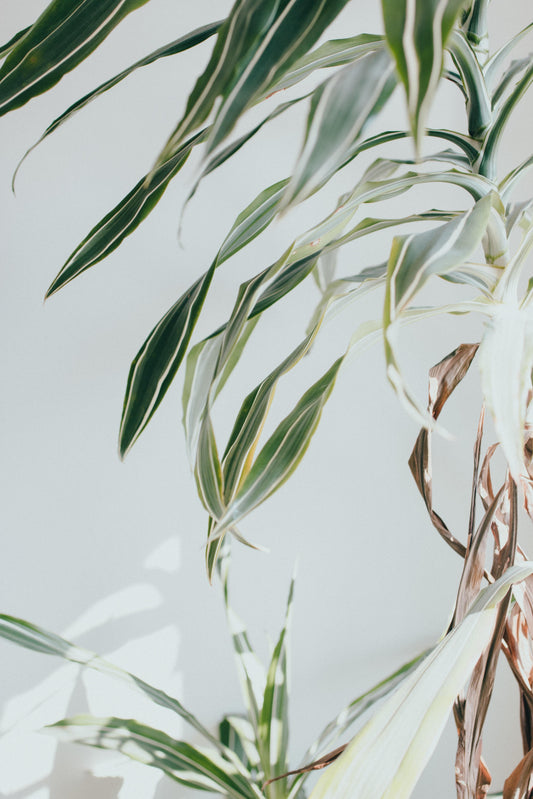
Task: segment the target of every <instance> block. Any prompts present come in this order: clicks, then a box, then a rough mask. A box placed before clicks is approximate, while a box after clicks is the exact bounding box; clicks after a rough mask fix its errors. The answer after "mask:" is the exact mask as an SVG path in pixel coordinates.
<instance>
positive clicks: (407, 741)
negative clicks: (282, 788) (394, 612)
mask: <svg viewBox="0 0 533 799" xmlns="http://www.w3.org/2000/svg"><path fill="white" fill-rule="evenodd" d="M532 573H533V564H531V563H529V562H526V563H523V564H521V565H520V566H514V567H511V568H510V569H508V570H507V572H505V574H504V575H503V577H501V578H500V579H499V580H498V581H496V582H495V583H494V584H493V585H490V586H489V587H487V588H485V589H484V590H483V591H482V592H481V593H480V594H479V595H478V597H477V599H476V600H475V602H474V603H473V605H472V607H471V608H470V611H469V613H468V615H467V616H466V617H465V619H464V620H463V621H462V622H461V623H460V624H459V625H458V626H457V627H455V628H454V629H453V630H452V631H451V632H450V633H448V635H446V637H445V638H444V639H443V640H442V641H441V642H440V643H439V644H438V645H437V646H436V647H435V649H434V650H433V652H432V653H431V654H429V655H428V656H427V657H426V658H425V659H424V660H423V661H422V663H421V664H420V665H419V666H418V667H417V669H416V670H415V671H414V672H413V673H412V674H411V675H410V676H409V677H407V678H406V679H405V680H404V681H403V682H402V683H401V684H400V685H399V687H398V688H397V689H396V691H395V692H394V693H393V694H392V696H391V697H390V698H389V699H387V700H386V702H385V703H384V705H383V706H382V707H381V708H380V710H379V711H378V712H377V713H376V714H375V715H374V716H373V718H372V719H371V720H370V721H369V722H368V723H367V724H366V725H365V726H364V727H363V728H362V730H361V731H360V732H359V733H358V734H357V735H356V736H355V738H354V739H353V740H352V741H351V743H350V744H349V745H348V747H347V749H346V750H345V751H344V753H343V754H342V755H341V756H340V757H339V758H338V759H337V760H336V761H335V763H333V765H331V766H330V767H329V768H328V769H327V770H326V772H325V773H324V774H323V776H322V777H321V778H320V780H319V781H318V783H317V785H316V787H315V789H314V791H313V792H312V794H311V799H332V798H333V797H335V799H348V797H349V799H408V797H409V796H410V795H411V792H412V790H413V788H414V786H415V784H416V782H417V780H418V778H419V776H420V774H421V773H422V771H423V769H424V767H425V765H426V763H427V761H428V760H429V757H430V756H431V753H432V752H433V750H434V748H435V746H436V744H437V741H438V739H439V737H440V735H441V733H442V729H443V727H444V725H445V722H446V719H447V717H448V715H449V712H450V710H451V707H452V705H453V702H454V700H455V698H456V696H457V694H458V693H459V691H460V690H461V688H462V687H463V685H464V684H465V682H466V681H467V679H468V678H469V676H470V674H471V671H472V669H473V667H474V665H475V664H476V662H477V660H478V658H479V657H480V655H481V653H482V652H483V650H484V649H485V647H486V646H487V644H488V642H489V640H490V637H491V635H492V630H493V626H494V623H495V620H496V617H497V612H498V603H499V602H500V601H501V600H502V599H503V598H504V597H505V595H506V594H507V592H508V591H509V589H510V588H511V586H512V584H513V583H514V582H518V581H520V580H523V579H524V578H526V577H528V576H529V575H530V574H532Z"/></svg>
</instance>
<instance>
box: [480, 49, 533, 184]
mask: <svg viewBox="0 0 533 799" xmlns="http://www.w3.org/2000/svg"><path fill="white" fill-rule="evenodd" d="M532 82H533V62H531V63H530V66H529V68H528V69H527V70H526V72H525V74H524V75H523V76H522V78H521V79H520V80H519V81H518V83H517V84H516V86H515V88H514V89H513V91H512V92H511V94H510V95H509V97H508V98H507V99H506V100H505V102H504V103H503V104H502V106H501V108H500V109H499V111H498V113H497V115H496V119H495V120H494V124H493V125H492V126H491V128H490V130H489V132H488V134H487V138H486V139H485V142H484V145H483V149H482V151H481V153H480V157H479V162H478V170H479V174H480V175H485V176H486V177H488V178H489V179H490V180H493V179H494V178H495V175H496V155H497V150H498V145H499V144H500V141H501V137H502V135H503V133H504V130H505V126H506V125H507V122H508V121H509V118H510V116H511V114H512V112H513V111H514V109H515V107H516V105H517V104H518V102H519V101H520V99H521V98H522V97H523V95H524V94H525V93H526V91H527V90H528V89H529V87H530V86H531V83H532Z"/></svg>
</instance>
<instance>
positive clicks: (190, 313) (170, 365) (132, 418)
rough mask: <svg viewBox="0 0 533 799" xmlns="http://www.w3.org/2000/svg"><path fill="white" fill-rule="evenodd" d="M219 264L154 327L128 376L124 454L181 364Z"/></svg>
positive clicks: (121, 441)
mask: <svg viewBox="0 0 533 799" xmlns="http://www.w3.org/2000/svg"><path fill="white" fill-rule="evenodd" d="M215 267H216V261H213V263H212V265H211V266H210V268H209V269H208V271H207V272H206V273H205V274H204V275H203V276H202V277H201V278H200V279H199V280H197V281H196V283H194V285H193V286H191V287H190V288H189V289H188V290H187V291H186V292H185V294H183V295H182V296H181V297H180V298H179V300H178V301H177V302H176V303H174V305H173V306H172V307H171V308H170V310H169V311H167V313H166V314H165V316H164V317H163V318H162V319H161V321H160V322H158V323H157V325H156V326H155V327H154V329H153V330H152V332H151V333H150V335H149V336H148V338H147V339H146V341H145V342H144V344H143V346H142V347H141V349H140V350H139V352H138V353H137V355H136V356H135V359H134V361H133V363H132V365H131V368H130V373H129V375H128V383H127V386H126V394H125V397H124V408H123V411H122V420H121V424H120V432H119V451H120V455H121V457H124V456H125V455H126V453H127V452H128V451H129V450H130V449H131V447H132V446H133V444H134V443H135V441H136V440H137V438H138V437H139V436H140V434H141V433H142V431H143V430H144V428H145V427H146V425H147V424H148V422H149V421H150V419H151V418H152V416H153V414H154V413H155V411H156V409H157V407H158V406H159V404H160V402H161V400H162V399H163V397H164V395H165V392H166V390H167V388H168V387H169V385H170V383H171V382H172V380H173V378H174V376H175V374H176V372H177V370H178V368H179V365H180V364H181V362H182V360H183V358H184V357H185V353H186V352H187V347H188V346H189V341H190V338H191V335H192V333H193V330H194V327H195V325H196V322H197V320H198V317H199V315H200V311H201V310H202V306H203V304H204V300H205V297H206V294H207V291H208V289H209V286H210V284H211V280H212V278H213V274H214V271H215Z"/></svg>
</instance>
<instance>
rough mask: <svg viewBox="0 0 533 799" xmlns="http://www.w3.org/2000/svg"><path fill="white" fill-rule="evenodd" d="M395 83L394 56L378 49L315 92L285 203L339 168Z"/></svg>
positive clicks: (309, 191)
mask: <svg viewBox="0 0 533 799" xmlns="http://www.w3.org/2000/svg"><path fill="white" fill-rule="evenodd" d="M395 85H396V80H395V77H394V72H393V65H392V62H391V59H390V56H389V55H388V53H387V52H386V51H384V50H378V51H377V52H373V53H370V54H369V55H366V56H365V57H364V58H362V59H361V60H358V61H356V62H355V63H353V64H349V65H348V66H346V67H344V68H343V69H342V70H340V71H339V72H337V74H336V75H334V76H333V78H329V79H328V80H327V81H326V82H325V83H323V84H322V85H321V86H320V87H319V88H318V89H317V90H316V91H315V92H314V94H313V99H312V102H311V110H310V113H309V119H308V122H307V135H306V139H305V143H304V147H303V150H302V152H301V154H300V156H299V158H298V161H297V163H296V167H295V170H294V173H293V175H292V177H291V180H290V183H289V185H288V187H287V190H286V194H285V196H284V199H283V206H284V207H287V206H288V205H290V204H294V203H297V202H300V201H301V200H303V199H305V198H306V197H308V196H309V195H310V194H312V193H313V192H314V191H316V190H317V189H318V188H319V187H320V186H322V185H323V184H324V183H326V182H327V181H328V180H329V178H330V177H331V176H332V175H334V174H335V172H337V170H338V169H339V168H340V167H341V166H342V165H343V164H344V162H345V160H346V155H347V153H348V152H349V151H350V149H351V148H353V146H354V142H357V141H358V140H359V139H360V137H361V135H362V133H363V130H364V129H365V126H366V125H367V124H368V122H369V121H370V120H371V119H372V117H373V116H374V115H375V114H376V113H377V112H378V111H379V110H380V109H381V108H382V107H383V105H384V103H385V102H386V101H387V99H388V98H389V96H390V94H391V92H392V91H393V89H394V87H395Z"/></svg>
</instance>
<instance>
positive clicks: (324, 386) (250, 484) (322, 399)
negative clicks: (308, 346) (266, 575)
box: [211, 358, 342, 540]
mask: <svg viewBox="0 0 533 799" xmlns="http://www.w3.org/2000/svg"><path fill="white" fill-rule="evenodd" d="M341 363H342V358H339V359H338V360H336V361H335V363H334V364H333V366H331V367H330V368H329V369H328V371H327V372H326V373H325V374H324V375H323V376H322V377H321V378H320V379H319V380H318V381H317V382H316V383H315V384H314V385H313V386H311V388H310V389H308V390H307V391H306V392H305V394H304V395H303V397H302V398H301V399H300V401H299V402H298V403H297V405H296V406H295V408H294V409H293V410H292V411H291V413H290V414H289V415H288V416H286V417H285V419H284V420H283V421H282V422H281V423H280V424H279V425H278V427H277V428H276V430H275V431H274V433H273V434H272V436H271V437H270V438H269V440H268V441H267V442H266V444H265V445H264V447H263V448H262V450H261V452H260V453H259V455H258V456H257V459H256V460H255V462H254V464H253V466H252V467H251V469H250V471H249V472H248V474H247V475H246V478H245V479H244V481H243V483H242V486H241V487H240V489H239V490H238V491H237V493H236V495H235V497H234V499H233V500H232V502H231V503H230V504H229V505H228V507H227V509H226V511H225V513H224V515H223V516H222V518H220V519H218V521H217V524H216V525H215V528H214V530H213V532H212V536H211V538H212V540H215V539H217V538H220V537H222V536H223V535H224V533H225V531H226V530H228V529H229V528H230V527H232V526H233V525H234V524H237V522H238V521H239V520H240V519H242V518H243V517H244V516H245V515H246V514H247V513H249V512H250V511H251V510H253V508H255V507H257V506H258V505H259V504H261V502H263V501H264V500H265V499H267V498H268V497H269V496H270V495H271V494H273V493H274V491H276V490H277V489H278V488H279V487H280V486H281V485H282V484H283V483H284V482H285V481H286V480H287V479H288V478H289V477H290V475H291V474H292V473H293V471H294V470H295V469H296V467H297V466H298V464H299V462H300V461H301V459H302V458H303V455H304V453H305V451H306V450H307V448H308V446H309V444H310V443H311V439H312V437H313V434H314V432H315V430H316V428H317V426H318V422H319V420H320V416H321V414H322V410H323V408H324V405H325V403H326V402H327V400H328V398H329V396H330V394H331V392H332V390H333V386H334V384H335V379H336V377H337V373H338V371H339V368H340V366H341Z"/></svg>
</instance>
